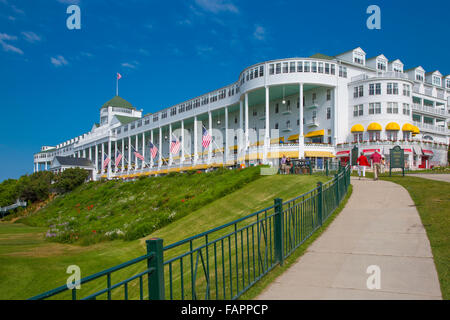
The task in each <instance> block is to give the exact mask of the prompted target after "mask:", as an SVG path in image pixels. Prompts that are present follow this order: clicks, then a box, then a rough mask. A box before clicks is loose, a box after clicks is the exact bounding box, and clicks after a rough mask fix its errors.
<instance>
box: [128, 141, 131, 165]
mask: <svg viewBox="0 0 450 320" xmlns="http://www.w3.org/2000/svg"><path fill="white" fill-rule="evenodd" d="M130 167H131V136H128V166H127V172H130Z"/></svg>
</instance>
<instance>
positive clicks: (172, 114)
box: [170, 107, 177, 117]
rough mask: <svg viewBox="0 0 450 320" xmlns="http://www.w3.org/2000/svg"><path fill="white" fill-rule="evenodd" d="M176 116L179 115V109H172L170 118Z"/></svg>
mask: <svg viewBox="0 0 450 320" xmlns="http://www.w3.org/2000/svg"><path fill="white" fill-rule="evenodd" d="M176 114H177V108H176V107H175V108H171V109H170V116H171V117H172V116H174V115H176Z"/></svg>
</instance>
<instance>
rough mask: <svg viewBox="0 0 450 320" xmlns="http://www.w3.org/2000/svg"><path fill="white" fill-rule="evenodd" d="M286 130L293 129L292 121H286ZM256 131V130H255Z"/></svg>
mask: <svg viewBox="0 0 450 320" xmlns="http://www.w3.org/2000/svg"><path fill="white" fill-rule="evenodd" d="M286 128H287V129H290V128H291V120H288V121H286ZM255 131H256V130H255Z"/></svg>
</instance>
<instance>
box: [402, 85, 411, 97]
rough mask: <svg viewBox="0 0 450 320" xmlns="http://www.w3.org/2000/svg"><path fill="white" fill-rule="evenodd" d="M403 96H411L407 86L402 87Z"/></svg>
mask: <svg viewBox="0 0 450 320" xmlns="http://www.w3.org/2000/svg"><path fill="white" fill-rule="evenodd" d="M403 95H404V96H407V97H409V96H411V87H410V86H409V85H408V84H404V85H403Z"/></svg>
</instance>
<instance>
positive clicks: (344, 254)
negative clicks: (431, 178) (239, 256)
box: [257, 178, 442, 300]
mask: <svg viewBox="0 0 450 320" xmlns="http://www.w3.org/2000/svg"><path fill="white" fill-rule="evenodd" d="M352 184H353V194H352V196H351V198H350V199H349V202H348V203H347V206H346V207H345V208H344V210H343V211H342V212H341V213H340V214H339V215H338V217H337V218H336V219H335V220H334V221H333V223H332V224H331V225H330V226H329V228H328V229H327V230H326V231H325V232H324V233H323V234H322V235H321V236H320V238H318V239H317V240H316V241H315V242H314V243H313V244H312V245H311V246H310V247H309V248H308V250H307V251H306V253H305V254H304V255H303V256H302V257H300V258H299V259H298V260H297V262H295V263H294V264H293V265H292V266H291V267H290V268H289V269H288V270H287V271H286V272H284V273H283V274H282V275H281V276H279V277H278V278H277V279H276V280H275V281H274V282H273V283H272V284H270V286H269V287H267V288H266V290H265V291H264V292H263V293H262V294H261V295H259V296H258V297H257V299H269V300H272V299H273V300H276V299H283V300H289V299H442V296H441V291H440V287H439V281H438V277H437V272H436V267H435V265H434V261H433V256H432V253H431V248H430V243H429V241H428V238H427V235H426V233H425V229H424V227H423V225H422V222H421V220H420V217H419V214H418V212H417V210H416V208H415V207H414V202H413V201H412V199H411V197H410V196H409V194H408V192H407V191H406V190H405V189H404V188H402V187H401V186H399V185H397V184H394V183H392V182H387V181H372V180H360V181H359V180H358V179H357V178H356V179H354V178H352ZM370 265H377V266H379V267H380V270H381V277H380V280H381V281H380V283H381V288H380V289H373V290H369V289H368V288H367V285H366V283H367V279H368V277H369V276H370V274H368V273H366V270H367V267H368V266H370Z"/></svg>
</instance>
